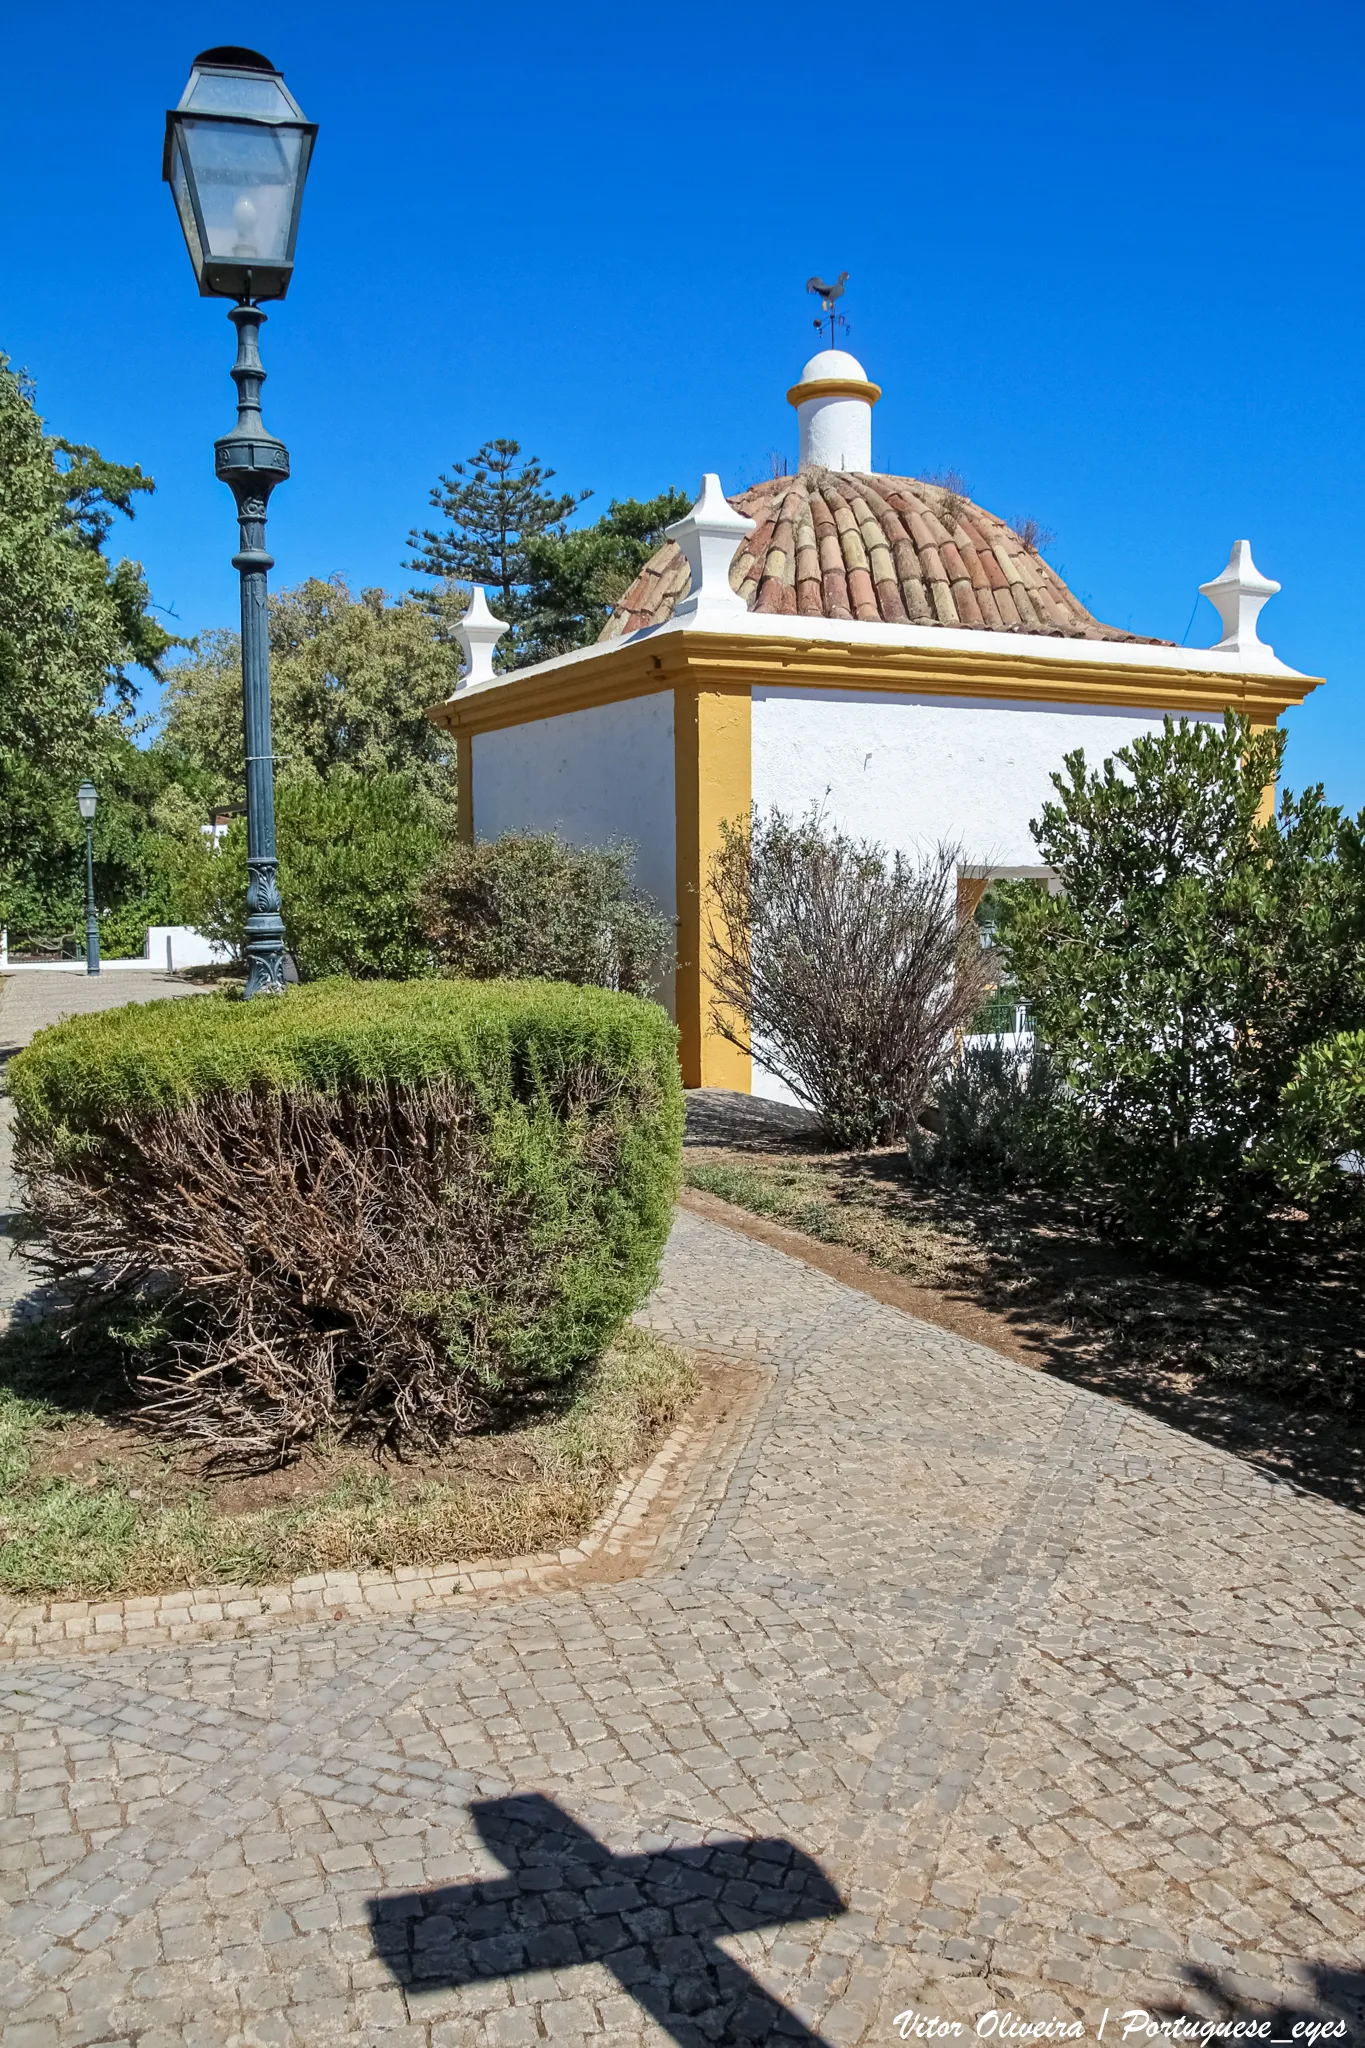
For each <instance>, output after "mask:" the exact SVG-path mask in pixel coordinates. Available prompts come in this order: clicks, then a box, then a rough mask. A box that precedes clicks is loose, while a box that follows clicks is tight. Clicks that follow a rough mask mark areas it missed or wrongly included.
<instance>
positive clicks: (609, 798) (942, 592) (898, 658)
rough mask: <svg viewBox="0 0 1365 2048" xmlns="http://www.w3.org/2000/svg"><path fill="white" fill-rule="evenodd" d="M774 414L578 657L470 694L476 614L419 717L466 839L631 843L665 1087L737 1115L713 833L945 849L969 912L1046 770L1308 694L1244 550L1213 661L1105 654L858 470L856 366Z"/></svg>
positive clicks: (490, 628)
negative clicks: (1263, 621)
mask: <svg viewBox="0 0 1365 2048" xmlns="http://www.w3.org/2000/svg"><path fill="white" fill-rule="evenodd" d="M787 397H788V399H789V401H790V402H791V404H792V405H793V406H794V407H795V409H796V413H797V426H798V459H797V467H796V471H795V473H794V474H793V475H790V476H781V477H775V478H773V479H771V480H770V481H766V482H763V483H760V484H756V485H754V486H753V487H752V488H750V489H748V490H745V491H741V492H740V493H738V494H737V495H736V496H735V497H734V498H733V499H730V498H727V497H726V496H725V494H724V492H723V491H722V488H721V484H720V480H719V477H718V476H716V475H714V474H709V475H708V476H707V477H705V478H704V479H703V485H702V493H701V496H700V497H699V498H698V500H697V503H696V504H695V505H694V506H693V508H692V511H691V512H690V513H689V514H688V516H687V517H686V518H685V519H683V520H680V521H679V522H678V524H677V525H676V526H673V527H671V528H670V529H669V535H668V539H667V540H666V542H665V544H664V545H663V546H662V547H661V548H660V549H659V550H658V551H657V553H656V554H655V555H654V556H653V557H652V558H651V560H650V561H649V562H647V563H646V564H645V567H644V568H643V569H642V570H641V572H640V574H639V575H638V576H637V577H636V579H635V581H634V582H633V583H632V584H631V586H630V588H629V589H628V590H627V591H626V592H625V593H624V594H623V596H622V597H621V599H620V601H619V602H618V603H617V605H616V607H615V609H614V611H613V614H612V616H611V618H610V619H609V620H608V621H607V624H606V626H605V627H604V629H603V631H602V634H601V637H600V638H599V640H598V641H597V643H596V644H595V645H593V646H591V647H585V648H579V649H577V650H575V652H573V653H572V654H566V655H560V656H558V657H557V658H556V659H554V660H553V661H546V662H541V663H539V664H538V665H537V666H536V667H534V668H525V669H518V670H514V671H513V672H512V673H510V674H508V675H505V676H495V675H494V674H493V673H492V644H491V639H490V634H491V635H492V636H493V637H494V638H495V637H496V632H497V628H496V624H495V622H494V621H492V620H491V619H490V618H489V617H488V615H487V611H486V607H480V608H479V610H478V616H477V620H476V622H475V623H474V625H473V627H472V630H471V632H470V636H469V639H470V645H469V647H468V648H467V649H466V652H467V653H468V654H469V657H470V666H469V673H468V675H467V677H466V679H465V682H464V683H463V684H462V686H461V688H460V689H459V690H458V691H457V692H456V694H455V696H454V697H452V698H451V699H450V701H449V702H448V703H445V704H439V705H436V706H434V707H433V709H432V711H431V713H430V716H431V717H432V719H433V720H434V721H435V722H436V723H437V724H438V725H440V726H443V727H444V728H445V729H446V730H447V731H448V732H450V733H451V734H452V735H453V736H454V738H455V740H456V745H457V752H458V760H459V777H460V796H459V801H460V824H461V830H462V832H463V833H465V834H466V835H467V836H469V837H471V838H472V837H474V836H476V835H477V837H478V838H480V839H485V838H494V837H496V836H497V835H498V834H500V833H503V832H509V831H553V832H558V833H559V834H561V835H562V836H563V837H565V838H567V839H569V840H572V841H574V842H576V843H578V844H580V845H603V844H606V843H608V842H610V841H612V840H622V839H626V840H630V841H631V842H633V843H634V845H635V847H636V848H637V860H636V873H637V876H638V879H639V880H640V882H641V883H642V885H643V886H644V887H645V888H647V889H648V890H649V891H650V892H651V894H652V895H654V897H655V898H656V900H657V901H658V902H659V904H660V906H661V907H662V908H663V909H664V911H665V912H666V914H667V915H668V916H670V917H674V916H676V918H677V924H678V954H677V968H676V975H675V977H674V981H673V986H672V987H671V988H670V989H669V990H668V992H667V993H668V997H669V999H670V1001H671V1002H672V1003H673V1005H674V1011H675V1015H676V1017H677V1020H678V1026H679V1032H680V1038H681V1047H682V1062H683V1078H684V1081H685V1082H686V1083H687V1085H689V1086H715V1087H725V1088H739V1089H744V1090H748V1089H750V1088H751V1087H752V1088H754V1089H755V1090H757V1091H758V1092H763V1093H768V1092H774V1093H776V1092H780V1090H778V1089H777V1088H776V1085H775V1084H773V1083H772V1082H770V1081H769V1080H768V1079H767V1078H766V1077H765V1076H763V1075H762V1074H761V1073H760V1074H753V1073H751V1063H750V1060H749V1058H748V1056H747V1054H744V1053H741V1052H740V1051H738V1050H737V1049H736V1048H735V1047H734V1046H732V1045H731V1044H729V1042H728V1041H727V1040H725V1039H722V1038H721V1037H720V1036H719V1035H718V1034H717V1033H715V1032H714V1031H713V1030H712V1029H711V1024H710V1004H711V992H710V984H709V980H708V976H707V969H706V929H707V917H706V908H705V897H706V877H707V873H708V868H709V863H710V860H711V857H712V855H713V853H714V852H715V851H716V849H717V847H718V845H719V842H720V835H721V827H722V824H723V823H725V822H726V821H729V820H736V821H738V820H743V819H746V818H747V817H748V815H749V812H750V809H751V807H752V806H753V805H757V806H758V807H759V808H760V809H763V810H766V809H768V808H770V807H773V806H777V807H780V808H781V809H783V810H785V811H787V812H789V813H797V814H799V813H801V812H804V811H805V810H806V809H808V807H809V806H810V805H811V804H812V803H821V804H822V805H823V806H824V808H825V811H826V813H827V814H828V815H829V816H830V817H831V818H832V819H833V820H835V821H836V822H837V823H838V824H840V825H841V826H843V827H844V828H845V829H846V830H848V831H850V832H852V833H854V834H856V835H858V836H865V837H868V838H871V839H877V840H880V841H881V842H882V843H883V844H885V845H887V846H899V847H904V848H906V849H913V848H915V847H925V846H930V845H933V844H934V843H936V842H938V841H945V842H949V843H952V844H955V845H957V846H959V847H961V849H962V870H961V886H962V887H963V888H964V889H965V890H967V891H969V892H973V891H974V892H977V893H979V892H980V890H982V889H984V888H985V886H986V884H987V882H988V880H989V879H990V877H991V876H993V875H1000V874H1016V875H1017V874H1028V873H1035V874H1038V873H1042V872H1043V870H1042V869H1041V868H1040V866H1039V856H1038V853H1037V849H1036V847H1035V846H1034V843H1033V839H1032V836H1031V834H1030V832H1029V820H1030V818H1032V817H1035V816H1036V815H1037V813H1038V811H1039V809H1040V807H1041V805H1042V804H1043V802H1044V801H1045V800H1046V798H1047V797H1048V795H1049V794H1050V791H1051V782H1050V778H1051V775H1052V773H1053V772H1054V771H1055V770H1056V769H1057V768H1059V767H1060V765H1061V762H1062V759H1063V756H1064V755H1066V754H1067V753H1069V752H1071V751H1073V750H1074V749H1076V748H1081V749H1082V750H1083V751H1084V752H1085V753H1086V755H1087V756H1088V757H1089V758H1090V759H1091V760H1092V761H1094V762H1099V761H1100V760H1102V759H1103V758H1104V757H1105V756H1106V755H1109V754H1112V753H1113V752H1114V751H1115V749H1116V748H1118V747H1120V746H1123V745H1124V744H1126V743H1127V742H1128V741H1129V740H1131V739H1133V738H1134V737H1136V736H1137V734H1138V733H1142V732H1150V731H1153V730H1155V729H1159V728H1160V725H1161V721H1162V719H1163V717H1164V716H1165V715H1166V714H1167V713H1172V714H1175V715H1177V716H1179V715H1184V716H1198V717H1209V718H1221V716H1222V714H1223V713H1224V712H1225V711H1226V710H1227V709H1228V708H1232V709H1234V710H1237V711H1239V712H1242V713H1243V714H1244V715H1246V716H1247V717H1249V718H1250V719H1251V720H1252V722H1253V724H1255V725H1258V726H1265V725H1272V724H1274V723H1275V721H1276V720H1277V719H1278V717H1279V716H1280V714H1281V712H1283V711H1284V710H1285V709H1286V708H1287V707H1288V706H1289V705H1291V704H1298V703H1301V702H1302V701H1303V699H1304V697H1305V696H1306V695H1307V693H1308V691H1309V690H1311V689H1313V688H1315V687H1316V682H1317V679H1316V678H1313V677H1309V676H1303V675H1300V674H1298V673H1297V671H1295V670H1293V669H1290V668H1288V667H1287V666H1286V665H1285V664H1284V663H1283V662H1281V661H1279V660H1278V659H1277V658H1276V656H1275V654H1274V652H1273V650H1272V649H1271V648H1269V647H1267V646H1266V645H1265V643H1264V642H1263V641H1261V640H1260V638H1259V637H1258V634H1257V618H1258V615H1259V613H1260V610H1261V607H1262V606H1263V605H1264V603H1265V602H1266V600H1267V598H1269V597H1270V596H1272V595H1273V594H1274V592H1275V591H1277V590H1278V589H1279V585H1278V584H1277V583H1273V582H1271V581H1269V580H1268V579H1267V578H1265V577H1263V576H1261V575H1260V574H1259V572H1258V571H1257V569H1256V567H1255V565H1254V563H1253V562H1252V560H1251V550H1250V547H1249V545H1248V544H1247V542H1245V541H1238V542H1237V543H1236V545H1235V546H1234V548H1233V550H1232V554H1231V557H1230V559H1229V562H1228V566H1227V568H1226V570H1224V571H1223V573H1222V575H1220V576H1219V577H1217V578H1215V579H1214V580H1213V581H1212V582H1210V583H1206V584H1201V585H1200V586H1199V587H1200V588H1201V589H1202V590H1204V591H1205V592H1206V594H1207V595H1208V596H1209V597H1210V598H1211V600H1212V601H1213V603H1214V604H1215V606H1216V607H1217V608H1218V611H1219V613H1220V615H1221V617H1222V620H1223V625H1224V633H1223V637H1222V638H1221V639H1220V640H1219V642H1218V643H1217V645H1216V646H1214V647H1212V648H1209V649H1206V650H1202V651H1200V650H1193V649H1189V648H1184V647H1176V646H1174V645H1172V644H1171V642H1169V641H1165V640H1157V639H1147V638H1143V637H1142V636H1140V635H1137V634H1134V633H1128V632H1123V631H1120V630H1119V629H1117V628H1116V627H1113V626H1107V625H1104V624H1103V623H1102V622H1101V621H1100V620H1098V619H1096V618H1093V617H1092V616H1091V614H1090V612H1089V611H1088V610H1087V608H1086V607H1085V606H1084V605H1083V604H1082V603H1081V602H1080V600H1079V599H1078V598H1077V597H1076V596H1075V595H1074V594H1073V593H1072V592H1071V591H1070V590H1068V589H1067V586H1066V584H1065V583H1064V582H1063V581H1062V579H1061V577H1060V576H1058V574H1057V572H1056V571H1055V570H1054V569H1053V568H1052V567H1051V565H1050V564H1049V563H1048V562H1046V561H1044V560H1043V557H1042V555H1041V553H1040V552H1039V549H1038V545H1037V541H1036V538H1035V537H1034V536H1032V535H1031V534H1029V533H1028V532H1026V531H1016V530H1015V529H1014V528H1012V527H1011V526H1010V525H1008V524H1007V522H1006V521H1004V520H1003V519H1001V518H999V517H998V516H997V515H996V514H994V513H992V512H988V511H986V510H984V509H983V508H982V507H981V506H979V505H975V504H973V503H972V502H971V500H970V499H968V498H967V497H966V496H965V495H963V493H962V492H961V491H960V490H959V489H955V488H953V487H952V486H951V485H949V484H945V483H942V482H933V481H925V480H922V479H918V478H915V477H903V476H889V475H886V474H883V473H880V472H878V471H877V470H876V469H875V468H874V466H873V453H872V421H873V407H874V406H875V405H876V403H877V400H878V399H879V398H880V397H881V392H880V390H879V388H878V386H877V385H876V384H874V383H872V382H871V381H870V380H869V379H868V377H867V374H866V372H865V370H864V369H863V366H862V364H861V363H860V362H859V361H858V359H857V358H856V357H855V356H852V355H850V354H848V353H847V351H845V350H842V349H825V350H822V351H821V352H820V353H819V354H818V355H816V356H814V357H812V359H811V360H810V361H809V362H808V363H807V364H806V366H805V369H804V370H803V372H802V375H801V380H800V382H799V383H797V384H795V385H793V387H792V388H791V390H790V391H789V392H788V393H787ZM472 616H473V615H471V617H472Z"/></svg>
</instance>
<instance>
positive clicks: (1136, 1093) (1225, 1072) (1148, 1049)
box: [996, 713, 1365, 1255]
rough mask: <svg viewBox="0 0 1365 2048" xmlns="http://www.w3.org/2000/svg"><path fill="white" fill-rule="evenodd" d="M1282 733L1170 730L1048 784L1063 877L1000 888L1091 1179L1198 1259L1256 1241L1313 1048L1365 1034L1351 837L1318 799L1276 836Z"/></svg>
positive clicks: (1049, 843) (1289, 816)
mask: <svg viewBox="0 0 1365 2048" xmlns="http://www.w3.org/2000/svg"><path fill="white" fill-rule="evenodd" d="M1283 753H1284V735H1283V734H1281V733H1277V732H1270V733H1264V732H1262V733H1254V732H1252V730H1251V729H1250V727H1249V726H1248V724H1247V723H1246V721H1245V720H1244V719H1241V718H1238V717H1235V716H1233V715H1232V714H1231V713H1229V714H1228V716H1227V717H1226V718H1225V720H1224V721H1223V723H1222V724H1221V725H1220V724H1217V723H1204V722H1187V721H1185V720H1181V721H1180V722H1179V723H1176V722H1174V721H1172V720H1170V719H1167V720H1166V723H1165V727H1164V729H1163V731H1162V732H1161V733H1160V734H1156V735H1151V736H1144V737H1143V738H1140V739H1137V740H1135V741H1134V742H1133V743H1132V744H1131V745H1130V746H1127V747H1123V748H1121V749H1120V750H1119V752H1118V753H1117V754H1116V755H1115V756H1114V758H1113V759H1112V760H1109V761H1106V762H1105V763H1104V766H1103V768H1102V769H1100V770H1098V771H1091V770H1090V769H1088V768H1087V766H1086V763H1085V757H1084V755H1083V754H1080V753H1076V754H1071V755H1069V756H1068V757H1067V760H1066V763H1065V769H1064V772H1063V773H1062V774H1060V775H1057V776H1054V778H1053V781H1054V783H1055V786H1056V790H1057V800H1056V801H1055V802H1053V803H1049V804H1047V805H1045V806H1044V809H1043V813H1042V816H1041V818H1039V819H1037V820H1035V821H1034V823H1033V827H1032V830H1033V834H1034V837H1035V839H1036V841H1037V843H1038V847H1039V850H1040V852H1041V854H1042V856H1043V858H1044V860H1046V861H1047V862H1048V863H1049V864H1050V866H1051V867H1052V868H1054V869H1055V871H1056V873H1057V876H1058V878H1059V880H1060V882H1061V890H1060V893H1056V894H1051V895H1049V894H1048V893H1047V892H1046V891H1044V890H1043V889H1041V888H1039V887H1036V886H1032V885H1030V884H1028V883H1006V884H1001V885H998V888H997V891H996V894H997V897H998V900H999V916H998V921H997V927H996V929H997V935H998V938H999V941H1000V943H1001V945H1002V946H1003V947H1004V949H1005V952H1006V955H1007V957H1008V960H1009V963H1010V968H1011V971H1012V973H1013V976H1014V978H1015V980H1016V982H1017V984H1018V988H1019V992H1020V994H1021V995H1022V996H1023V997H1025V998H1026V999H1027V1001H1028V1002H1029V1003H1030V1004H1031V1006H1032V1008H1033V1012H1034V1017H1035V1021H1036V1028H1037V1030H1038V1033H1039V1035H1040V1037H1041V1038H1042V1040H1043V1041H1044V1043H1045V1044H1046V1045H1047V1047H1048V1049H1049V1052H1050V1053H1051V1055H1052V1058H1053V1059H1054V1060H1055V1061H1056V1062H1057V1063H1058V1065H1059V1067H1060V1069H1061V1073H1062V1077H1063V1080H1064V1082H1065V1085H1066V1088H1067V1091H1068V1094H1069V1097H1070V1100H1071V1103H1072V1105H1073V1107H1074V1110H1075V1112H1076V1131H1077V1138H1078V1143H1079V1145H1080V1163H1081V1174H1082V1179H1083V1180H1084V1181H1085V1182H1087V1183H1088V1185H1089V1187H1090V1188H1091V1190H1092V1191H1093V1192H1094V1193H1095V1194H1096V1195H1097V1196H1098V1197H1099V1198H1100V1199H1102V1200H1103V1201H1104V1202H1105V1203H1106V1204H1107V1206H1108V1207H1109V1208H1110V1210H1111V1212H1112V1213H1113V1214H1114V1215H1115V1217H1116V1218H1117V1219H1119V1220H1120V1221H1122V1222H1123V1223H1124V1224H1125V1225H1126V1227H1127V1228H1128V1230H1129V1231H1130V1232H1131V1233H1132V1234H1133V1235H1135V1236H1137V1237H1139V1238H1141V1239H1142V1240H1144V1241H1145V1242H1146V1243H1148V1244H1150V1245H1152V1246H1153V1247H1155V1248H1157V1249H1160V1250H1164V1251H1170V1252H1175V1253H1180V1254H1185V1255H1190V1254H1208V1253H1210V1252H1216V1251H1217V1250H1219V1249H1220V1248H1226V1247H1228V1246H1230V1245H1231V1244H1233V1243H1235V1242H1237V1241H1238V1240H1239V1239H1240V1240H1242V1241H1245V1239H1246V1237H1247V1236H1248V1234H1250V1233H1254V1232H1256V1231H1258V1230H1259V1229H1261V1228H1262V1227H1263V1225H1264V1222H1265V1220H1266V1218H1267V1216H1268V1214H1269V1212H1270V1211H1271V1209H1272V1208H1273V1205H1274V1203H1275V1201H1276V1199H1277V1194H1276V1187H1275V1182H1274V1178H1273V1175H1272V1174H1271V1172H1269V1171H1268V1170H1267V1169H1266V1168H1265V1166H1264V1165H1263V1164H1261V1163H1260V1161H1261V1159H1262V1156H1263V1154H1262V1150H1261V1147H1262V1144H1263V1141H1264V1140H1265V1138H1266V1135H1267V1133H1268V1132H1269V1131H1270V1129H1271V1128H1272V1127H1273V1125H1274V1124H1275V1122H1276V1118H1277V1115H1278V1106H1279V1097H1280V1093H1281V1090H1282V1089H1283V1088H1284V1087H1285V1086H1286V1084H1287V1083H1288V1082H1289V1080H1290V1078H1291V1076H1292V1075H1293V1074H1294V1072H1295V1070H1296V1067H1297V1064H1298V1061H1299V1058H1300V1055H1301V1054H1302V1053H1303V1052H1304V1051H1305V1049H1306V1048H1307V1047H1309V1046H1311V1045H1313V1044H1315V1043H1316V1042H1317V1041H1319V1040H1320V1039H1323V1038H1325V1037H1327V1036H1328V1035H1329V1034H1330V1033H1332V1032H1333V1031H1338V1030H1343V1029H1349V1028H1352V1027H1356V1028H1358V1027H1359V1026H1360V1025H1361V1024H1362V1023H1365V975H1363V974H1362V957H1363V956H1362V946H1361V933H1360V924H1359V915H1358V910H1357V905H1358V902H1359V892H1358V889H1357V887H1356V884H1355V880H1354V877H1353V873H1352V863H1351V862H1350V861H1349V860H1343V858H1342V854H1343V850H1344V848H1345V845H1346V836H1347V834H1348V832H1349V828H1347V827H1346V826H1345V825H1344V822H1343V820H1342V818H1341V815H1340V813H1339V812H1338V811H1336V810H1335V809H1333V808H1332V807H1331V806H1330V805H1328V804H1327V803H1326V802H1325V801H1324V799H1323V795H1322V791H1321V789H1320V788H1315V789H1310V790H1308V791H1306V792H1305V793H1304V795H1302V796H1300V797H1294V796H1292V795H1290V794H1288V793H1286V794H1285V795H1284V797H1283V798H1282V800H1281V802H1280V806H1279V810H1278V813H1277V814H1276V815H1275V816H1274V817H1272V818H1270V819H1269V820H1267V821H1265V822H1261V812H1262V806H1263V800H1264V793H1265V791H1266V790H1267V788H1269V787H1271V786H1272V785H1273V784H1274V783H1275V781H1276V778H1277V777H1278V774H1279V769H1280V763H1281V760H1282V758H1283Z"/></svg>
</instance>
